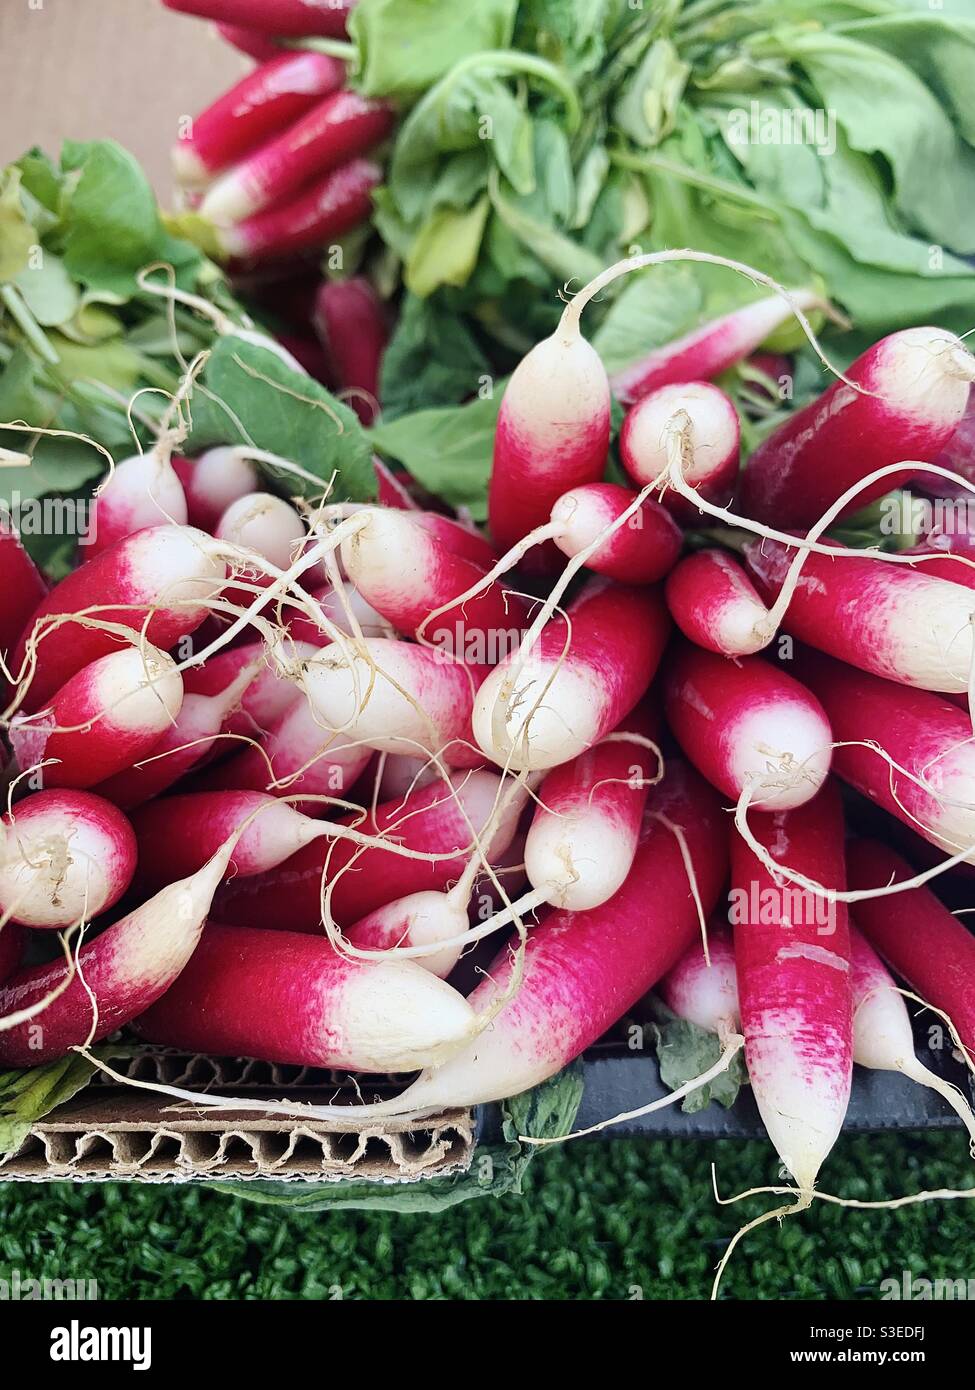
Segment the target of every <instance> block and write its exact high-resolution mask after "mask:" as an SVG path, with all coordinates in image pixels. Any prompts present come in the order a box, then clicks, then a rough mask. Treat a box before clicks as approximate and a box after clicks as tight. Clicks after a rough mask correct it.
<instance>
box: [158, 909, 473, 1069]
mask: <svg viewBox="0 0 975 1390" xmlns="http://www.w3.org/2000/svg"><path fill="white" fill-rule="evenodd" d="M135 1026H136V1031H137V1032H138V1033H139V1034H140V1035H141V1036H142V1037H143V1038H146V1039H147V1040H148V1041H149V1042H154V1043H157V1044H163V1045H164V1046H167V1047H168V1046H174V1047H179V1048H188V1049H189V1050H190V1051H192V1052H197V1051H202V1052H208V1053H215V1054H217V1055H218V1056H230V1057H257V1058H260V1059H262V1060H264V1061H267V1062H281V1063H290V1064H293V1065H299V1066H316V1067H335V1068H343V1069H348V1070H350V1071H361V1072H388V1071H414V1070H415V1069H416V1068H417V1067H423V1066H436V1065H437V1063H439V1062H441V1061H443V1060H445V1059H446V1058H447V1057H449V1056H450V1055H451V1053H452V1052H455V1051H456V1050H457V1048H458V1047H459V1046H461V1045H462V1044H463V1043H464V1042H465V1041H466V1040H467V1038H469V1037H470V1036H471V1034H472V1032H473V1030H474V1026H475V1020H474V1013H473V1010H472V1009H471V1006H470V1005H469V1004H468V1003H467V1002H466V1001H465V999H464V997H463V995H461V994H459V993H458V992H457V990H455V989H453V988H452V987H451V986H450V985H448V984H446V983H444V981H442V980H438V979H437V978H436V977H435V976H434V975H432V974H430V972H429V971H426V970H421V969H420V967H419V966H418V965H417V964H416V963H415V962H413V961H409V960H405V961H404V960H392V959H390V960H385V961H352V960H349V959H348V958H347V957H345V956H342V955H340V954H339V953H338V952H336V951H334V950H333V949H332V947H331V946H330V944H329V943H328V942H327V941H324V940H317V939H316V938H315V937H311V936H303V935H301V934H299V933H297V932H270V931H260V930H254V929H253V928H239V927H224V926H217V925H213V926H209V927H207V929H206V931H205V932H204V933H203V939H202V941H201V942H200V945H199V947H198V948H197V950H196V952H195V954H194V956H193V959H192V960H191V961H190V963H189V965H188V966H187V968H186V970H185V971H184V972H183V974H182V976H181V978H180V979H179V980H177V982H176V984H175V986H174V987H173V988H172V989H170V990H169V991H168V992H167V994H166V995H165V997H164V998H163V999H161V1000H160V1001H159V1003H158V1004H156V1005H155V1006H154V1007H153V1008H151V1009H149V1010H148V1012H146V1013H145V1014H143V1016H142V1017H141V1018H139V1019H138V1021H137V1023H136V1025H135Z"/></svg>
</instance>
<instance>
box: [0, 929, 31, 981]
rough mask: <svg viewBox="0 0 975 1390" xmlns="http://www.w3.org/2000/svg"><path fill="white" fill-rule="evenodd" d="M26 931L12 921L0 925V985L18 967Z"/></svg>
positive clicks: (22, 952)
mask: <svg viewBox="0 0 975 1390" xmlns="http://www.w3.org/2000/svg"><path fill="white" fill-rule="evenodd" d="M26 939H27V933H26V932H25V931H23V930H22V929H21V928H20V927H18V926H17V925H16V924H15V923H13V922H8V923H7V924H6V926H3V927H0V985H2V984H5V983H6V982H7V980H9V979H10V976H11V975H13V974H14V973H15V971H17V970H18V969H19V968H20V962H21V959H22V958H23V954H24V942H25V941H26Z"/></svg>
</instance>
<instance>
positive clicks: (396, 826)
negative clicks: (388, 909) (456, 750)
mask: <svg viewBox="0 0 975 1390" xmlns="http://www.w3.org/2000/svg"><path fill="white" fill-rule="evenodd" d="M501 796H502V787H501V781H500V779H499V778H498V777H496V776H495V775H494V774H492V773H489V772H465V773H455V774H454V775H453V776H452V777H451V778H450V782H449V784H447V785H445V784H444V783H443V782H439V781H438V782H436V783H433V784H431V785H430V786H426V787H422V788H420V789H419V790H417V791H413V792H411V793H410V795H409V796H407V797H395V798H393V799H392V800H391V801H387V802H385V803H383V804H382V805H381V806H378V807H377V808H376V810H375V812H371V811H370V812H369V813H367V814H366V815H365V816H363V814H362V812H357V813H355V814H353V815H350V816H344V817H343V818H342V819H341V820H340V821H339V822H338V824H339V825H340V826H355V827H357V828H358V830H359V832H360V834H361V835H364V836H374V837H376V838H377V839H378V840H380V843H381V841H382V840H384V839H388V840H389V841H390V847H389V848H385V847H380V845H379V844H377V845H376V846H374V847H373V848H370V849H364V850H360V849H358V848H357V846H356V845H354V844H353V843H352V842H350V841H337V842H334V843H328V842H326V841H325V840H324V839H321V840H318V841H316V842H315V843H313V844H309V845H307V847H306V848H305V849H303V850H301V851H300V852H299V853H298V854H295V855H293V856H292V858H290V859H287V860H285V861H284V863H282V864H281V865H280V867H279V868H277V869H273V870H271V871H270V872H269V873H264V874H261V875H260V876H257V877H254V878H250V879H241V878H238V879H237V880H235V881H234V882H232V883H229V884H227V885H226V886H225V887H224V888H223V889H222V890H221V893H220V897H219V902H218V916H219V917H220V919H221V920H222V921H228V920H232V921H233V922H234V923H235V924H237V923H239V924H240V925H243V926H258V927H263V926H274V925H275V922H276V920H277V919H281V926H283V927H288V928H290V929H291V930H292V931H312V932H315V931H317V932H320V931H321V930H322V892H323V879H324V881H325V882H326V883H327V884H328V886H329V887H330V889H331V896H330V903H329V905H330V908H331V913H332V917H333V918H334V920H335V921H336V922H338V923H339V924H340V925H343V926H348V925H351V924H352V923H353V922H357V921H359V920H360V919H361V918H363V917H366V916H367V915H368V914H369V913H370V912H373V911H374V910H375V909H376V908H378V907H383V906H384V905H385V904H386V903H391V902H395V901H398V900H399V899H402V898H405V897H407V896H408V895H409V894H411V893H417V892H420V891H421V890H423V889H431V890H435V891H436V890H440V891H442V890H443V889H444V888H446V886H447V885H448V884H449V883H451V882H452V881H453V880H455V879H457V878H459V877H460V876H461V874H463V872H464V870H465V869H466V868H467V865H468V862H469V857H470V854H471V852H472V850H473V849H474V848H475V838H476V837H479V836H480V835H481V833H482V831H484V829H485V827H487V826H488V824H489V822H490V820H491V818H492V816H493V815H494V811H495V807H496V805H497V803H498V799H499V797H501ZM147 809H148V808H147ZM520 810H521V806H520V805H518V804H513V805H512V807H511V811H510V814H509V815H508V816H507V817H506V818H505V819H504V820H503V821H502V822H501V824H500V826H499V827H498V829H497V830H496V831H495V832H494V833H493V835H492V836H491V840H490V843H489V845H487V846H485V849H486V851H487V853H488V855H489V858H490V860H491V861H492V862H494V861H495V860H496V859H499V858H500V857H501V856H502V855H503V854H504V853H505V851H506V850H507V849H508V846H509V845H510V843H511V841H512V839H513V838H514V834H515V829H516V824H517V819H518V812H519V811H520ZM397 844H398V845H399V846H400V847H401V848H403V849H406V850H408V851H410V852H411V853H412V852H415V853H416V854H417V855H419V856H421V857H419V858H411V857H409V855H404V854H398V853H396V851H395V849H394V848H393V846H395V845H397ZM424 856H435V857H434V858H430V857H424ZM439 856H443V857H442V858H440V857H439Z"/></svg>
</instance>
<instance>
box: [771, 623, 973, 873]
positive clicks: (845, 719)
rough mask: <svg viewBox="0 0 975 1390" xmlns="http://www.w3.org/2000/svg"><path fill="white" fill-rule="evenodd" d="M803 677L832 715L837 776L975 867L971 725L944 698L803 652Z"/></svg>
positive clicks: (799, 671)
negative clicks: (959, 854) (960, 855)
mask: <svg viewBox="0 0 975 1390" xmlns="http://www.w3.org/2000/svg"><path fill="white" fill-rule="evenodd" d="M797 674H798V675H799V677H800V679H801V680H802V681H803V682H804V684H806V685H807V686H808V687H809V689H810V690H812V691H813V692H814V694H815V695H816V696H817V698H818V699H819V700H820V701H821V703H822V705H823V708H824V709H825V711H826V715H827V717H828V719H829V722H830V725H831V727H832V730H833V737H834V738H835V739H836V746H835V748H834V752H833V768H834V771H835V772H836V774H837V776H839V777H842V779H843V781H844V782H848V783H850V785H851V786H853V787H856V789H857V791H859V792H861V793H862V794H863V795H864V796H867V797H869V798H870V800H871V801H875V802H876V803H877V804H878V805H879V806H882V807H883V808H884V809H885V810H887V811H889V812H890V813H891V815H893V816H896V817H897V818H898V819H899V820H902V821H904V823H905V824H906V825H909V826H910V827H911V829H912V830H916V831H918V833H919V834H921V835H923V836H924V838H925V839H926V840H929V841H930V842H931V844H933V845H937V846H938V848H939V849H942V850H945V851H947V853H948V854H950V855H955V854H958V853H961V854H962V855H963V857H964V858H965V859H966V860H968V861H969V862H971V863H975V745H973V743H972V725H971V720H970V719H969V718H968V717H967V716H966V715H965V714H963V713H962V711H961V710H960V709H957V708H956V707H955V706H954V705H953V704H951V703H950V702H949V701H947V700H944V699H941V698H940V697H939V696H938V695H932V694H930V693H929V692H928V691H924V690H911V689H910V688H909V687H907V686H904V685H895V684H894V683H893V682H891V681H883V680H880V678H879V677H877V676H870V675H867V673H866V672H864V671H858V670H856V669H855V668H853V667H852V666H845V665H844V664H843V663H842V662H839V661H833V660H832V659H831V658H830V657H826V656H821V655H819V653H816V652H811V651H803V652H801V653H800V654H799V659H798V661H797ZM966 851H967V852H966Z"/></svg>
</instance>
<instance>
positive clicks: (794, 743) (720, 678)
mask: <svg viewBox="0 0 975 1390" xmlns="http://www.w3.org/2000/svg"><path fill="white" fill-rule="evenodd" d="M664 701H665V709H666V714H667V722H668V724H669V725H670V729H671V732H672V733H673V734H674V737H675V738H676V739H677V741H678V743H679V744H680V746H681V748H682V749H683V750H684V752H685V753H686V755H687V756H688V757H689V758H690V760H691V762H692V763H693V764H694V766H695V767H696V768H697V769H698V771H700V772H702V773H703V774H704V776H705V777H706V778H707V779H708V781H709V782H711V783H712V784H713V785H714V786H716V787H717V788H718V790H719V791H721V792H723V793H724V795H725V796H730V797H734V798H735V800H736V801H737V800H738V798H739V797H740V796H741V795H742V793H743V792H745V790H746V789H747V790H748V791H749V793H750V795H751V797H752V799H753V800H754V802H755V804H756V805H757V806H760V807H761V809H762V810H764V811H773V810H774V811H784V810H788V809H789V808H791V807H794V806H801V805H802V804H803V802H806V801H808V800H809V799H810V798H811V797H813V796H815V795H816V793H817V792H818V791H819V789H820V787H821V786H822V785H823V782H824V781H825V780H826V775H827V773H828V772H829V765H830V754H831V750H832V742H833V735H832V732H831V730H830V725H829V720H828V719H827V717H826V714H825V712H824V711H823V708H822V706H821V705H820V703H819V701H818V700H817V699H816V698H815V696H814V695H811V694H810V692H809V691H808V690H806V689H804V687H803V686H802V685H800V683H799V682H798V681H797V680H794V679H793V677H792V676H790V675H787V674H786V672H785V671H783V670H781V669H780V668H779V667H777V666H773V665H772V664H771V663H770V662H767V661H763V660H762V658H761V657H757V656H750V657H744V658H742V659H741V660H740V661H728V660H727V659H726V658H724V657H720V656H716V655H714V653H712V652H706V651H704V650H702V649H701V648H700V647H695V646H692V645H691V644H690V643H689V642H681V643H679V644H678V645H677V646H675V648H674V650H673V653H672V655H671V658H670V661H669V664H668V666H667V669H666V672H665V676H664Z"/></svg>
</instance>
